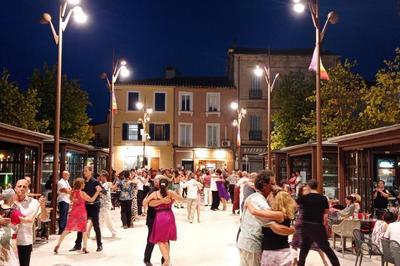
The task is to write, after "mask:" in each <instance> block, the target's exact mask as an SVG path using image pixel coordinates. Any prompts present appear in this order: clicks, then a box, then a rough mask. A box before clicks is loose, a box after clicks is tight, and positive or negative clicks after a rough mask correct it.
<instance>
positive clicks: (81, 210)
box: [54, 178, 102, 254]
mask: <svg viewBox="0 0 400 266" xmlns="http://www.w3.org/2000/svg"><path fill="white" fill-rule="evenodd" d="M84 187H85V180H84V179H83V178H77V179H76V180H75V181H74V185H73V190H72V193H71V202H72V209H71V211H70V213H69V214H68V220H67V226H66V227H65V230H64V231H63V233H62V234H61V236H60V238H59V239H58V243H57V246H55V248H54V253H55V254H57V253H58V249H59V248H60V245H61V242H62V241H63V240H64V238H65V237H66V236H67V235H68V234H69V233H71V232H72V231H75V232H82V233H83V248H82V251H83V253H89V252H88V251H87V231H86V224H87V213H86V207H85V202H86V201H87V202H93V201H95V199H96V198H97V196H98V195H99V193H100V191H101V190H102V188H101V187H100V186H97V187H96V190H97V191H96V193H95V194H94V195H93V197H89V196H88V194H86V193H85V192H84V191H82V189H83V188H84Z"/></svg>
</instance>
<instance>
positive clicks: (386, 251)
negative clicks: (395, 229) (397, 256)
mask: <svg viewBox="0 0 400 266" xmlns="http://www.w3.org/2000/svg"><path fill="white" fill-rule="evenodd" d="M392 242H394V243H396V244H397V242H396V241H394V240H389V239H387V238H382V239H381V244H382V253H383V261H384V262H386V266H387V265H388V263H392V264H395V263H394V258H393V256H392V251H391V249H390V246H391V244H392ZM392 245H395V244H392Z"/></svg>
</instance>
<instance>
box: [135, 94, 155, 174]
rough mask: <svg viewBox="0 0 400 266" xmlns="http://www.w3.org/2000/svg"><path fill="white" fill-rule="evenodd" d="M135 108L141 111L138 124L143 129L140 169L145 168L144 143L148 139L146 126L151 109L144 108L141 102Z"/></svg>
mask: <svg viewBox="0 0 400 266" xmlns="http://www.w3.org/2000/svg"><path fill="white" fill-rule="evenodd" d="M136 108H137V109H138V110H143V118H139V120H138V122H139V123H140V124H142V126H143V129H142V130H141V135H142V143H143V161H142V167H143V168H145V167H146V141H147V140H149V139H150V135H149V134H148V133H147V131H146V125H147V123H148V122H150V115H151V114H152V113H153V109H151V108H144V104H143V103H141V102H137V103H136Z"/></svg>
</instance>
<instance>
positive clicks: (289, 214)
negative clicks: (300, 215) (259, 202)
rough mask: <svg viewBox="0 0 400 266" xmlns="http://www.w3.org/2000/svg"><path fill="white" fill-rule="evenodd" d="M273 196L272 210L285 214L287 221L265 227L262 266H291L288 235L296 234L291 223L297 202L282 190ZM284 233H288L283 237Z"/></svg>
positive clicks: (271, 201) (272, 194)
mask: <svg viewBox="0 0 400 266" xmlns="http://www.w3.org/2000/svg"><path fill="white" fill-rule="evenodd" d="M271 196H272V198H271V199H270V204H271V209H272V210H273V211H280V212H283V214H284V217H285V219H284V221H283V222H282V223H280V224H277V223H273V224H270V225H268V226H267V227H263V234H264V237H263V240H262V249H263V253H262V257H261V266H273V265H280V266H290V265H292V258H291V252H290V247H289V242H288V235H289V234H293V233H294V232H295V229H294V228H293V227H290V223H291V220H293V219H294V214H295V210H296V207H297V206H296V202H295V201H294V200H293V198H292V196H291V195H290V193H288V192H287V191H284V190H280V189H279V190H275V191H273V192H272V193H271ZM279 229H281V230H279ZM282 231H284V232H286V233H285V234H284V235H283V234H282Z"/></svg>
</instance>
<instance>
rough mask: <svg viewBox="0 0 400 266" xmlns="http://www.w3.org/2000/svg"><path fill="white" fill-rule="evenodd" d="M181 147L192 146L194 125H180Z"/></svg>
mask: <svg viewBox="0 0 400 266" xmlns="http://www.w3.org/2000/svg"><path fill="white" fill-rule="evenodd" d="M179 146H181V147H191V146H192V124H181V123H180V124H179Z"/></svg>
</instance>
